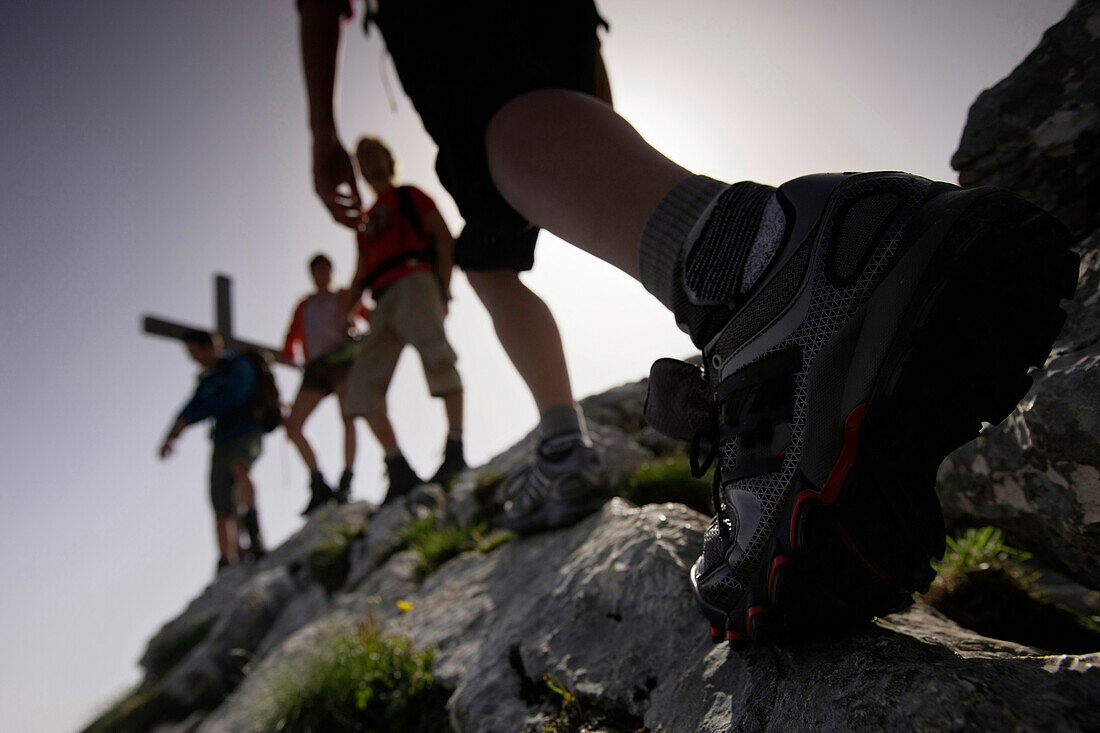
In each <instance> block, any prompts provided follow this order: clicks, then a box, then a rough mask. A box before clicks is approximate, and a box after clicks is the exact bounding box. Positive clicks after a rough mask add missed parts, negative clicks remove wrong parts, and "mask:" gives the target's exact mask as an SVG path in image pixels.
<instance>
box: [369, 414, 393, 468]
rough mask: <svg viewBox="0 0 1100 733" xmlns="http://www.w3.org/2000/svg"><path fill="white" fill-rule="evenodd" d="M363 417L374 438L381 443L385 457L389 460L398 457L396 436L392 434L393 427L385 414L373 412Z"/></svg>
mask: <svg viewBox="0 0 1100 733" xmlns="http://www.w3.org/2000/svg"><path fill="white" fill-rule="evenodd" d="M363 417H364V418H365V419H366V421H367V425H368V426H370V430H371V432H372V433H374V437H375V438H377V439H378V442H379V443H381V445H382V450H383V451H385V454H386V457H387V458H391V457H393V456H397V455H400V454H401V449H400V448H399V447H398V446H397V436H396V435H395V434H394V432H393V425H392V424H391V423H390V418H389V416H388V415H386V413H385V412H375V413H372V414H370V415H364V416H363Z"/></svg>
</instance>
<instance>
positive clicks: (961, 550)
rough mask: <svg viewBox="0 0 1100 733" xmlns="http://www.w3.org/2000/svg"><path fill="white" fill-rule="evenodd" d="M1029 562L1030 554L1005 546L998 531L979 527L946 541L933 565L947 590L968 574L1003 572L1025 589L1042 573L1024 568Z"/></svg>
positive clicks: (1001, 534)
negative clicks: (937, 560)
mask: <svg viewBox="0 0 1100 733" xmlns="http://www.w3.org/2000/svg"><path fill="white" fill-rule="evenodd" d="M1030 559H1031V553H1029V552H1024V551H1023V550H1017V549H1016V548H1014V547H1009V546H1008V545H1006V544H1005V542H1004V532H1002V531H1001V530H1000V529H998V528H996V527H978V528H970V529H967V530H966V531H964V532H962V533H961V534H957V535H955V536H954V537H948V538H947V551H946V552H945V553H944V556H943V560H941V561H939V562H937V563H933V565H934V567H935V568H936V571H937V572H938V573H939V574H940V581H941V582H942V583H944V584H945V585H946V586H947V587H949V588H950V587H952V586H954V585H957V584H958V583H960V582H962V581H963V580H964V579H965V577H966V575H967V574H968V573H973V572H975V571H978V570H990V569H993V570H1003V571H1005V572H1006V573H1008V574H1009V575H1010V576H1012V577H1013V578H1014V579H1015V580H1016V581H1018V582H1019V583H1020V585H1021V587H1023V588H1025V589H1026V588H1028V587H1030V586H1031V585H1032V584H1033V583H1034V582H1035V581H1036V580H1038V579H1039V578H1040V577H1041V573H1038V572H1029V571H1028V570H1027V568H1025V567H1024V565H1023V563H1025V562H1027V561H1028V560H1030Z"/></svg>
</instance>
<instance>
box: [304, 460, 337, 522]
mask: <svg viewBox="0 0 1100 733" xmlns="http://www.w3.org/2000/svg"><path fill="white" fill-rule="evenodd" d="M309 491H310V497H309V503H308V504H306V508H305V509H303V510H302V516H303V517H307V516H309V515H310V514H312V513H313V512H315V511H317V510H318V509H320V508H321V507H323V506H324V505H325V504H328V503H329V502H330V501H335V500H336V495H335V494H333V493H332V489H331V488H329V485H328V484H326V483H325V477H324V476H322V475H321V472H320V471H314V472H313V473H312V474H310V477H309Z"/></svg>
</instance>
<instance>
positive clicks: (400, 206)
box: [397, 186, 434, 244]
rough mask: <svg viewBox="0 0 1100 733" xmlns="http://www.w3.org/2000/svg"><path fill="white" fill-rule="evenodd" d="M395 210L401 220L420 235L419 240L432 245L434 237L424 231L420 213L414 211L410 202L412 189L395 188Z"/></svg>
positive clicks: (404, 187) (413, 205) (414, 208)
mask: <svg viewBox="0 0 1100 733" xmlns="http://www.w3.org/2000/svg"><path fill="white" fill-rule="evenodd" d="M397 210H398V212H399V213H400V214H401V217H402V218H403V219H405V220H406V221H408V222H409V223H410V224H412V226H413V230H415V231H416V233H417V234H419V235H420V238H421V239H424V240H426V241H428V242H429V244H434V241H433V240H434V237H432V236H431V235H430V234H428V233H427V232H426V231H424V222H423V220H422V219H421V218H420V212H419V211H417V210H416V205H415V204H414V203H413V200H412V189H411V188H409V187H408V186H398V187H397Z"/></svg>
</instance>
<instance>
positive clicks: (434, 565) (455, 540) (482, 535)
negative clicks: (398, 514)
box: [393, 514, 512, 577]
mask: <svg viewBox="0 0 1100 733" xmlns="http://www.w3.org/2000/svg"><path fill="white" fill-rule="evenodd" d="M511 538H512V534H511V533H510V532H507V531H503V530H498V531H495V532H490V531H489V529H488V526H487V525H486V524H485V523H484V522H480V523H478V524H473V525H463V526H458V527H440V526H439V521H438V519H437V518H436V515H434V514H429V515H428V516H427V517H424V518H422V519H418V520H416V521H414V522H411V523H410V524H408V525H406V526H405V528H404V529H402V530H401V533H400V535H399V536H398V540H397V544H396V545H395V547H394V548H393V550H394V552H397V551H399V550H403V549H409V550H413V551H414V552H416V554H417V556H418V562H417V571H418V572H419V573H420V575H421V577H426V576H428V575H431V574H432V573H434V572H435V571H436V570H438V569H439V567H440V566H441V565H442V564H443V563H445V562H447V561H448V560H450V559H451V558H453V557H457V556H459V555H461V554H462V553H464V552H470V551H471V550H476V551H478V552H482V553H486V552H492V551H493V550H494V549H496V548H497V547H499V546H500V545H502V544H503V543H505V542H507V541H508V540H510V539H511Z"/></svg>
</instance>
